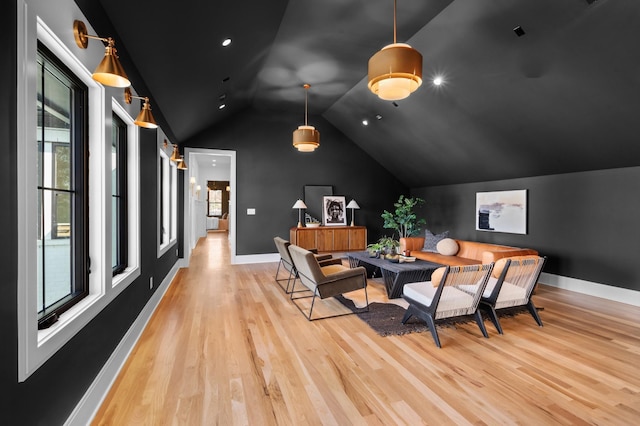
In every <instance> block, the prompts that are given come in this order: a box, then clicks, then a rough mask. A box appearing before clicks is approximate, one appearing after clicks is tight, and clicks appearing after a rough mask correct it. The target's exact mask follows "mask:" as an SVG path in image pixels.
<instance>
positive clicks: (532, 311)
mask: <svg viewBox="0 0 640 426" xmlns="http://www.w3.org/2000/svg"><path fill="white" fill-rule="evenodd" d="M527 309H528V310H529V313H530V314H531V316H532V317H533V319H534V320H536V322H537V323H538V325H539V326H540V327H542V320H541V319H540V315H538V310H537V309H536V307H535V305H534V304H533V300H531V298H529V302H528V303H527Z"/></svg>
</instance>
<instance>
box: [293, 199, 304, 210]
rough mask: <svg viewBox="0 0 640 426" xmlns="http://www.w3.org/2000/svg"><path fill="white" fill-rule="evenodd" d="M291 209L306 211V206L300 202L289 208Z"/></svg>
mask: <svg viewBox="0 0 640 426" xmlns="http://www.w3.org/2000/svg"><path fill="white" fill-rule="evenodd" d="M291 208H292V209H306V208H307V205H306V204H305V203H304V201H302V200H298V201H296V203H295V204H294V205H293V207H291Z"/></svg>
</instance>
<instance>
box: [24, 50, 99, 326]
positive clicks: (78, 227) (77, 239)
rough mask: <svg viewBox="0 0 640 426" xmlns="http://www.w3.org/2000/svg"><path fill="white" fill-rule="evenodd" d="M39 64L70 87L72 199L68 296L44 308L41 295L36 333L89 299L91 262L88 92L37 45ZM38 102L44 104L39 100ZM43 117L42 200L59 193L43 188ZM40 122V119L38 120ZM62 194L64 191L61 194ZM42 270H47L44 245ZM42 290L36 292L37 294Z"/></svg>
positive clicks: (80, 82)
mask: <svg viewBox="0 0 640 426" xmlns="http://www.w3.org/2000/svg"><path fill="white" fill-rule="evenodd" d="M37 51H38V60H37V66H38V67H39V68H40V69H42V70H43V71H44V69H46V68H49V69H51V70H53V71H55V72H56V73H57V74H61V75H63V76H64V78H65V79H67V80H68V82H69V83H70V85H72V86H73V95H72V99H71V104H72V110H73V118H72V120H71V127H70V143H69V148H70V151H71V155H70V161H71V162H72V165H71V166H70V168H71V179H70V188H69V190H68V191H66V192H68V193H69V194H70V195H71V198H72V201H71V223H70V237H69V239H70V244H71V247H72V248H71V253H72V256H73V258H72V261H71V264H72V266H71V270H72V273H71V282H70V283H69V287H70V293H69V294H68V295H66V296H64V297H62V298H61V299H59V300H58V301H56V302H54V303H52V304H51V305H49V306H46V301H45V300H46V298H45V297H44V295H43V299H42V305H41V306H38V307H37V309H38V329H43V328H47V327H49V326H50V325H52V324H53V323H55V322H56V321H57V319H58V317H59V316H60V315H61V314H62V313H64V312H65V311H67V310H68V309H69V308H71V307H72V306H74V305H75V304H77V303H78V302H80V301H81V300H82V299H83V298H85V297H86V296H88V295H89V274H90V272H91V271H90V264H91V261H90V258H89V199H88V196H87V194H88V188H89V148H88V131H87V130H88V122H89V114H88V104H89V89H88V87H87V85H86V84H84V83H83V82H82V81H81V80H80V79H79V78H78V77H77V76H76V75H75V74H74V73H73V72H72V71H71V70H70V69H69V68H68V67H67V66H66V65H65V64H64V63H63V62H62V61H60V60H59V59H58V58H57V57H56V56H55V55H54V54H53V53H52V52H51V51H50V50H49V49H47V47H46V46H45V45H44V44H43V43H42V42H40V41H38V44H37ZM41 75H42V81H41V83H40V84H41V85H42V86H41V87H42V88H43V91H45V93H46V88H45V87H44V80H45V78H44V77H45V73H44V72H42V74H41ZM40 101H41V102H42V101H43V100H40ZM39 114H41V116H42V120H41V123H42V125H41V132H42V137H41V140H42V143H41V144H39V146H38V149H39V155H38V157H39V165H38V168H39V173H38V174H39V178H38V186H37V191H38V197H42V195H43V194H44V193H45V191H61V190H60V189H56V188H47V187H45V186H44V183H43V181H42V180H41V179H42V176H43V173H42V171H43V170H44V156H43V155H42V154H41V153H42V152H43V150H44V143H45V138H44V134H45V120H44V108H42V112H39ZM39 118H40V116H39ZM63 192H65V191H63ZM40 208H41V209H44V204H43V203H40ZM43 221H44V211H42V210H41V211H40V213H39V235H40V237H39V238H42V240H43V241H44V238H43V236H42V235H41V233H42V232H43V229H44V223H43ZM42 250H43V257H42V262H43V270H44V268H45V267H46V264H45V262H46V261H45V257H44V250H45V245H44V244H43V247H42ZM42 280H43V282H42V284H43V293H45V292H46V281H45V277H44V274H43V277H42ZM40 290H41V289H40V288H38V291H40Z"/></svg>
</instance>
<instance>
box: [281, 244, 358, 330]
mask: <svg viewBox="0 0 640 426" xmlns="http://www.w3.org/2000/svg"><path fill="white" fill-rule="evenodd" d="M289 253H290V254H291V258H292V259H293V264H294V265H295V268H296V271H297V272H298V276H299V278H300V282H301V283H302V284H303V285H304V286H305V287H307V289H308V290H309V291H311V292H312V293H313V294H312V295H311V296H302V297H296V298H294V297H293V293H294V291H293V289H292V292H291V300H292V301H293V303H294V304H295V305H296V307H297V308H298V309H299V310H300V312H302V314H303V315H304V316H305V317H306V318H307V319H308V320H309V321H313V320H316V319H324V318H331V317H336V316H341V315H348V314H337V315H330V316H325V317H321V318H313V319H312V315H313V306H314V303H315V301H316V298H317V297H320V299H325V298H327V297H333V296H337V295H339V294H343V293H348V292H350V291H354V290H359V289H361V288H363V289H364V294H365V299H366V304H367V306H366V310H367V311H368V310H369V296H368V294H367V270H366V269H365V268H364V267H363V266H359V267H357V268H353V269H351V268H348V267H346V266H344V265H342V264H341V263H340V264H335V265H327V266H321V264H320V263H318V260H317V259H316V257H315V256H314V255H313V253H311V252H310V251H309V250H306V249H303V248H301V247H298V246H296V245H290V246H289ZM338 260H339V259H338ZM293 286H294V287H295V280H294V282H293ZM308 297H311V298H312V300H311V307H310V308H309V313H308V314H307V313H306V312H304V310H303V309H302V308H301V307H300V305H299V304H298V303H297V302H296V300H298V299H302V298H308Z"/></svg>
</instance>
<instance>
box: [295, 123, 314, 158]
mask: <svg viewBox="0 0 640 426" xmlns="http://www.w3.org/2000/svg"><path fill="white" fill-rule="evenodd" d="M293 146H294V147H295V148H296V149H297V150H298V151H300V152H313V151H314V150H315V149H316V148H317V147H319V146H320V132H319V131H317V130H316V128H315V127H313V126H298V128H297V129H296V130H294V131H293Z"/></svg>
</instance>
